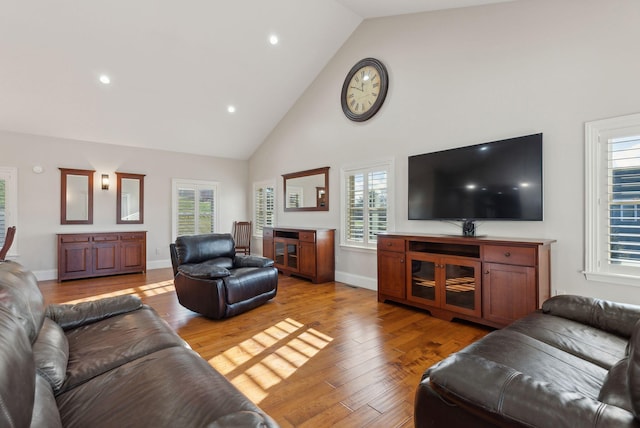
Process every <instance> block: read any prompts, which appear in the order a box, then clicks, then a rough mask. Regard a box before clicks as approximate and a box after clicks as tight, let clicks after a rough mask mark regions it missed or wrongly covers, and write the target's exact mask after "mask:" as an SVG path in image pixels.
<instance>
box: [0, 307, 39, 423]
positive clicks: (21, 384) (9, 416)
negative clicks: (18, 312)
mask: <svg viewBox="0 0 640 428" xmlns="http://www.w3.org/2000/svg"><path fill="white" fill-rule="evenodd" d="M20 321H21V320H19V319H17V318H16V317H15V316H14V315H13V313H11V312H9V311H7V310H5V309H4V308H1V307H0V380H1V381H0V427H28V426H29V423H30V421H31V414H32V412H33V397H34V394H35V382H36V381H35V376H36V368H35V365H34V363H33V353H32V351H31V341H30V340H29V338H28V337H27V334H26V332H25V329H24V326H23V324H21V322H20Z"/></svg>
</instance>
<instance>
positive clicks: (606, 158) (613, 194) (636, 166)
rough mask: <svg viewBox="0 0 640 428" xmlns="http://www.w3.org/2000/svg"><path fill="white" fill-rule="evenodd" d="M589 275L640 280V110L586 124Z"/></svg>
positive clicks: (616, 280) (598, 278)
mask: <svg viewBox="0 0 640 428" xmlns="http://www.w3.org/2000/svg"><path fill="white" fill-rule="evenodd" d="M585 144H586V165H585V181H586V183H585V189H586V198H585V203H586V207H585V208H586V209H585V211H586V222H585V225H586V231H585V243H586V249H585V255H586V260H585V275H586V277H587V279H592V280H596V281H607V282H614V283H621V284H638V279H640V114H635V115H630V116H623V117H618V118H613V119H605V120H599V121H594V122H588V123H587V124H586V127H585Z"/></svg>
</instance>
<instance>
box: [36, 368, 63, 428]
mask: <svg viewBox="0 0 640 428" xmlns="http://www.w3.org/2000/svg"><path fill="white" fill-rule="evenodd" d="M29 427H30V428H58V427H62V422H61V421H60V413H59V412H58V404H57V403H56V398H55V397H54V395H53V391H52V390H51V385H50V384H49V382H48V381H47V380H46V379H44V378H43V377H42V376H36V394H35V397H34V400H33V414H32V415H31V425H30V426H29Z"/></svg>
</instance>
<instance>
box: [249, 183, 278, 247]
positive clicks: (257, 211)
mask: <svg viewBox="0 0 640 428" xmlns="http://www.w3.org/2000/svg"><path fill="white" fill-rule="evenodd" d="M275 224H276V186H275V185H274V184H273V182H268V183H255V184H254V185H253V225H254V228H253V233H254V234H255V235H256V236H262V230H263V229H264V228H265V227H269V226H274V225H275Z"/></svg>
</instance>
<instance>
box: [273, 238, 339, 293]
mask: <svg viewBox="0 0 640 428" xmlns="http://www.w3.org/2000/svg"><path fill="white" fill-rule="evenodd" d="M262 255H263V256H264V257H267V258H270V259H272V260H273V261H274V265H275V267H277V268H278V270H279V271H280V272H282V273H283V274H285V275H296V276H301V277H303V278H307V279H310V280H311V281H312V282H314V283H320V282H328V281H333V280H334V279H335V229H307V228H289V227H265V228H264V230H263V234H262Z"/></svg>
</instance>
